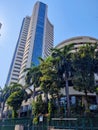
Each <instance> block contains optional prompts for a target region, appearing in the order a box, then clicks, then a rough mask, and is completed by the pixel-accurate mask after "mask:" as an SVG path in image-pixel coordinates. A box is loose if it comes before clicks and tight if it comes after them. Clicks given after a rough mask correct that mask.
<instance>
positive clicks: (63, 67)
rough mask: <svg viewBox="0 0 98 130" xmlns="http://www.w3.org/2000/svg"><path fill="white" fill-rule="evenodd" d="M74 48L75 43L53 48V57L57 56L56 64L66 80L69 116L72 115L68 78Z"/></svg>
mask: <svg viewBox="0 0 98 130" xmlns="http://www.w3.org/2000/svg"><path fill="white" fill-rule="evenodd" d="M72 49H73V44H70V45H67V46H65V47H64V48H61V49H53V50H52V51H53V52H52V57H54V58H55V63H56V64H55V65H56V68H57V69H58V73H59V75H60V76H61V78H62V79H63V80H65V84H66V85H65V92H66V99H67V111H68V116H70V100H69V87H68V78H69V76H70V72H71V63H70V62H71V50H72Z"/></svg>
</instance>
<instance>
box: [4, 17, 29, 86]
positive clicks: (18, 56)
mask: <svg viewBox="0 0 98 130" xmlns="http://www.w3.org/2000/svg"><path fill="white" fill-rule="evenodd" d="M29 24H30V17H29V16H26V17H25V18H24V19H23V22H22V26H21V30H20V34H19V38H18V41H17V44H16V48H15V52H14V55H13V59H12V62H11V65H10V69H9V73H8V77H7V81H6V85H7V86H8V85H10V83H13V82H14V83H17V82H18V79H19V74H20V68H21V63H22V59H23V54H24V48H25V44H26V39H27V34H28V28H29Z"/></svg>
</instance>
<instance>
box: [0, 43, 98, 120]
mask: <svg viewBox="0 0 98 130" xmlns="http://www.w3.org/2000/svg"><path fill="white" fill-rule="evenodd" d="M73 49H74V44H71V45H67V46H65V47H64V48H61V49H53V50H52V55H51V56H49V57H48V58H46V59H42V58H39V59H40V64H39V65H38V66H34V65H33V66H32V67H31V68H27V69H26V70H25V71H26V79H25V82H26V86H22V85H19V84H13V85H10V86H6V87H5V88H4V89H1V94H0V103H1V104H2V103H3V108H2V112H3V109H4V105H5V103H7V104H8V105H9V106H10V107H11V108H12V109H13V111H14V113H17V111H18V110H19V109H20V106H21V104H22V102H23V100H25V101H27V99H28V98H30V97H32V96H33V103H32V114H33V115H34V117H35V118H34V122H35V123H36V122H38V118H39V116H40V115H44V116H48V119H50V118H51V116H52V114H53V113H56V114H57V115H60V114H62V113H65V115H66V116H68V117H69V116H71V111H72V110H73V108H74V107H73V106H71V104H70V95H69V82H68V81H69V79H72V82H73V87H74V89H75V90H77V91H81V92H84V93H85V101H84V102H83V104H84V109H85V111H88V108H89V100H88V92H91V93H93V92H96V94H98V86H97V85H96V84H95V74H98V51H97V44H90V43H85V45H83V46H82V47H80V48H78V50H76V51H75V50H74V52H73ZM30 86H33V92H32V90H31V89H30ZM27 88H28V89H29V90H30V94H29V93H28V92H27V91H26V89H27ZM62 88H65V92H66V94H64V95H62V94H61V91H60V90H61V89H62ZM65 95H66V99H67V102H66V103H67V104H63V106H61V104H60V99H61V97H65ZM97 103H98V102H97ZM65 105H66V106H67V108H66V110H65ZM76 105H77V106H79V104H76ZM81 105H82V104H80V107H77V108H81V110H82V106H81Z"/></svg>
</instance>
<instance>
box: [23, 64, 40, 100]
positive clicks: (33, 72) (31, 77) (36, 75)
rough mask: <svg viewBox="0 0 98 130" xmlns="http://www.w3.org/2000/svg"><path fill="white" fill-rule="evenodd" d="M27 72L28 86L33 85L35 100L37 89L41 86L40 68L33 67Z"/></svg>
mask: <svg viewBox="0 0 98 130" xmlns="http://www.w3.org/2000/svg"><path fill="white" fill-rule="evenodd" d="M25 71H27V74H26V78H25V81H26V84H27V86H28V87H29V86H31V85H33V87H34V88H33V99H34V98H35V93H36V92H35V89H36V88H37V87H39V85H40V80H39V79H40V76H41V72H40V67H39V66H32V67H31V68H28V69H26V70H25Z"/></svg>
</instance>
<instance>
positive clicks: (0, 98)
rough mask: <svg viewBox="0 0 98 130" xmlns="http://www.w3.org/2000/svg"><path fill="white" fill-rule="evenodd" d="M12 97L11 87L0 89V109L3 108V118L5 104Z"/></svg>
mask: <svg viewBox="0 0 98 130" xmlns="http://www.w3.org/2000/svg"><path fill="white" fill-rule="evenodd" d="M9 96H10V90H9V87H7V86H5V87H4V88H1V87H0V107H1V112H0V113H1V118H2V117H3V110H4V107H5V103H6V101H7V99H8V97H9Z"/></svg>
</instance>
